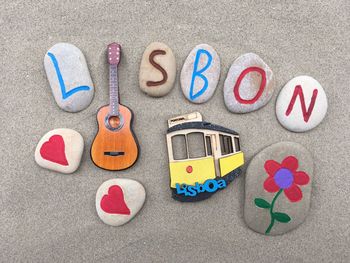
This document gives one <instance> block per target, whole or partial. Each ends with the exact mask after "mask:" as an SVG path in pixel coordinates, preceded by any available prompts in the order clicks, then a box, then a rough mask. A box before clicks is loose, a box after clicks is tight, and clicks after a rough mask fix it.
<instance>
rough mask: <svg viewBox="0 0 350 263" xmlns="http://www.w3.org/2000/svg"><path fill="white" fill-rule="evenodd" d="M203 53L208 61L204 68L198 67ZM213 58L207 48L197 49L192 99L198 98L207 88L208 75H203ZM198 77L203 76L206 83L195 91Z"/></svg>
mask: <svg viewBox="0 0 350 263" xmlns="http://www.w3.org/2000/svg"><path fill="white" fill-rule="evenodd" d="M202 55H203V56H206V57H207V63H206V65H205V66H204V67H203V68H201V69H198V64H199V61H200V58H201V56H202ZM212 59H213V58H212V55H211V54H210V53H209V52H208V51H207V50H204V49H199V50H198V51H197V53H196V58H195V61H194V65H193V73H192V80H191V86H190V94H189V95H190V99H191V100H194V99H196V98H198V97H199V96H201V95H202V94H203V93H204V92H205V91H206V90H207V88H208V79H207V78H206V76H204V75H203V72H205V71H206V70H207V69H208V68H209V67H210V65H211V61H212ZM197 77H199V78H201V79H202V80H203V81H204V85H203V87H202V88H201V89H200V90H199V91H198V92H197V93H194V87H195V81H196V78H197Z"/></svg>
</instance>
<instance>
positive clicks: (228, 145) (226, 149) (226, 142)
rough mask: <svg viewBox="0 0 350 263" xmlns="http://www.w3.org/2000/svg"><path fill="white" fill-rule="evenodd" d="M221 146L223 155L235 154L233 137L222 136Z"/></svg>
mask: <svg viewBox="0 0 350 263" xmlns="http://www.w3.org/2000/svg"><path fill="white" fill-rule="evenodd" d="M220 146H221V154H222V155H226V154H230V153H233V146H232V138H231V136H226V135H220Z"/></svg>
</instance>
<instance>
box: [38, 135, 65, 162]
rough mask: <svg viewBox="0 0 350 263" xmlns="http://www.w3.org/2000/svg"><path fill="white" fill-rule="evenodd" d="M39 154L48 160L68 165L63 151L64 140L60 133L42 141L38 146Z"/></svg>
mask: <svg viewBox="0 0 350 263" xmlns="http://www.w3.org/2000/svg"><path fill="white" fill-rule="evenodd" d="M40 155H41V157H43V158H44V159H45V160H48V161H50V162H54V163H58V164H61V165H64V166H67V165H68V161H67V158H66V153H65V151H64V140H63V138H62V136H61V135H57V134H56V135H52V136H51V137H50V139H49V140H48V141H47V142H45V143H43V145H42V146H41V148H40Z"/></svg>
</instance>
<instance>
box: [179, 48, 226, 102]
mask: <svg viewBox="0 0 350 263" xmlns="http://www.w3.org/2000/svg"><path fill="white" fill-rule="evenodd" d="M219 78H220V57H219V55H218V54H217V53H216V51H215V50H214V48H213V47H211V46H209V45H207V44H200V45H198V46H196V47H195V48H194V49H192V51H191V52H190V54H189V55H188V57H187V58H186V60H185V62H184V65H183V67H182V70H181V76H180V81H181V88H182V92H183V94H184V95H185V97H186V98H187V99H188V100H189V101H191V102H193V103H204V102H206V101H208V100H209V99H210V98H211V97H212V96H213V94H214V92H215V89H216V86H217V84H218V82H219Z"/></svg>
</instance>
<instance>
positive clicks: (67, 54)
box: [44, 43, 94, 112]
mask: <svg viewBox="0 0 350 263" xmlns="http://www.w3.org/2000/svg"><path fill="white" fill-rule="evenodd" d="M44 66H45V71H46V75H47V78H48V80H49V83H50V86H51V90H52V93H53V96H54V98H55V101H56V103H57V105H58V106H59V107H60V108H61V109H62V110H65V111H68V112H78V111H81V110H84V109H85V108H87V107H88V106H89V104H90V103H91V101H92V99H93V97H94V85H93V83H92V80H91V77H90V73H89V69H88V66H87V64H86V60H85V57H84V55H83V53H82V52H81V51H80V49H79V48H77V47H76V46H74V45H72V44H69V43H58V44H56V45H54V46H53V47H51V48H50V49H49V50H48V51H47V53H46V55H45V58H44Z"/></svg>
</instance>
